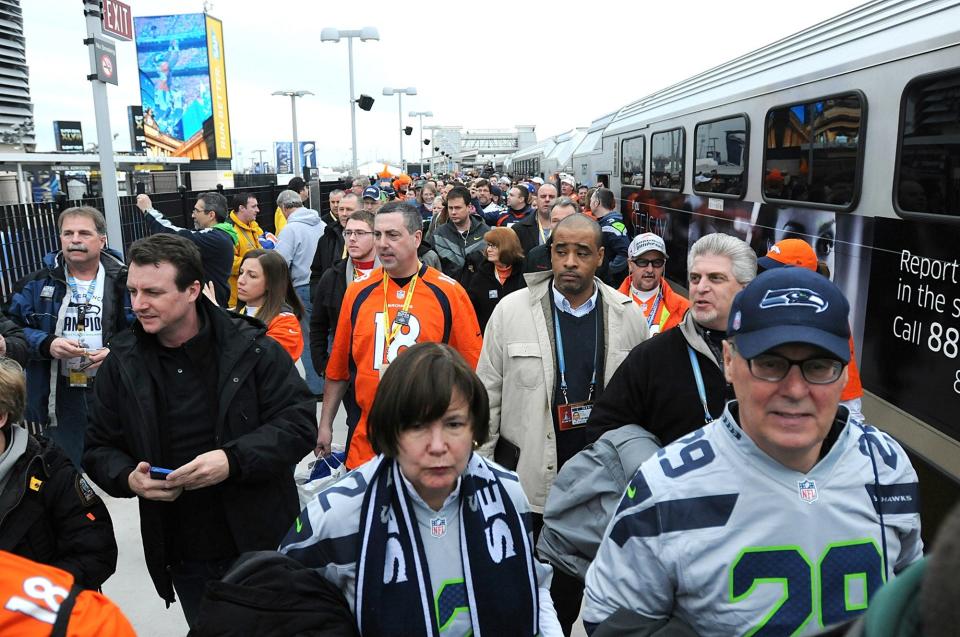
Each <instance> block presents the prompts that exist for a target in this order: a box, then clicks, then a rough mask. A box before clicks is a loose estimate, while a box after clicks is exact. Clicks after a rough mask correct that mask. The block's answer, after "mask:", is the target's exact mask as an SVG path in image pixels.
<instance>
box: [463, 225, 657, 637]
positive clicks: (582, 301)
mask: <svg viewBox="0 0 960 637" xmlns="http://www.w3.org/2000/svg"><path fill="white" fill-rule="evenodd" d="M602 246H603V238H602V236H601V231H600V226H599V225H597V223H596V222H595V221H593V220H592V219H590V218H589V217H587V216H586V215H583V214H575V215H572V216H570V217H567V218H565V219H564V220H562V221H561V222H560V223H559V224H557V226H556V227H555V228H554V230H553V235H552V241H551V247H550V258H551V265H552V270H551V271H550V272H534V273H530V274H527V275H525V277H526V281H527V288H526V289H522V290H517V291H516V292H513V293H512V294H509V295H507V296H506V297H505V298H504V299H503V300H502V301H501V302H500V303H499V304H498V305H497V307H496V308H495V309H494V311H493V315H492V316H491V317H490V321H489V323H487V331H486V333H485V335H484V339H483V340H484V343H483V349H482V351H481V353H480V361H479V363H478V365H477V374H478V375H479V376H480V379H481V380H482V381H483V384H484V385H485V386H486V388H487V393H488V394H489V396H490V438H489V440H488V442H487V443H486V444H485V445H484V446H483V447H481V449H480V454H482V455H485V456H487V457H490V458H493V459H494V460H496V461H497V462H499V463H500V464H502V465H504V466H505V467H507V468H508V469H512V470H514V471H516V472H517V474H518V475H519V476H520V484H521V485H522V486H523V490H524V492H525V493H526V495H527V498H528V499H529V500H530V506H531V509H532V511H533V527H534V535H535V536H538V535H539V532H540V529H541V528H542V526H543V506H544V503H545V502H546V498H547V492H548V491H549V490H550V486H551V485H552V484H553V482H554V480H555V479H556V477H557V472H558V471H559V470H560V467H561V466H562V465H563V463H564V462H566V461H567V460H569V459H570V458H571V457H573V456H574V455H575V454H576V453H577V452H578V451H580V450H581V449H582V448H583V447H584V446H585V445H586V431H585V425H586V423H587V419H588V418H589V416H590V410H591V409H592V406H593V403H594V401H596V399H597V397H598V396H599V395H600V394H601V393H602V392H603V388H604V387H605V386H606V384H607V382H609V380H610V377H611V376H613V373H614V372H615V371H616V369H617V367H618V366H619V365H620V363H621V362H622V361H623V359H624V358H626V356H627V354H628V353H630V350H631V349H633V347H634V346H635V345H637V344H639V343H641V342H642V341H644V340H645V339H646V338H647V337H648V336H649V331H648V329H647V323H646V321H645V320H644V317H643V313H642V311H641V310H640V308H639V307H638V306H637V304H636V303H634V302H633V301H631V300H630V299H629V298H628V297H626V296H624V295H622V294H620V293H619V292H617V291H616V290H614V289H613V288H611V287H609V286H607V285H605V284H603V283H602V282H601V281H600V280H599V279H597V278H596V276H595V272H596V271H597V268H599V267H600V264H601V263H602V262H603V247H602ZM534 541H536V538H535V539H534ZM551 593H552V594H553V597H554V603H555V605H556V608H557V610H558V616H560V623H561V624H562V625H563V626H564V629H565V630H567V629H569V626H571V625H572V624H573V622H574V621H575V620H576V617H577V614H578V613H579V610H580V599H581V597H582V594H583V585H582V583H580V582H579V581H578V580H576V579H575V578H572V577H570V576H566V577H564V576H563V573H561V572H559V571H557V572H555V573H554V582H553V585H552V587H551ZM563 615H568V616H566V617H564V616H563Z"/></svg>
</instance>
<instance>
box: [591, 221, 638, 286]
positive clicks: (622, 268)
mask: <svg viewBox="0 0 960 637" xmlns="http://www.w3.org/2000/svg"><path fill="white" fill-rule="evenodd" d="M597 223H599V224H600V230H601V231H602V232H603V264H602V265H601V266H600V270H598V271H597V277H598V278H599V279H600V280H601V281H603V282H604V283H606V284H607V285H609V286H611V287H614V288H616V287H617V286H619V285H620V281H622V280H623V277H624V274H625V273H626V271H627V248H629V247H630V235H628V234H627V226H626V225H625V224H624V223H623V216H622V215H621V214H620V213H619V212H608V213H607V214H605V215H604V216H603V217H601V218H600V219H598V220H597Z"/></svg>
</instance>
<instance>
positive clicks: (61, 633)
mask: <svg viewBox="0 0 960 637" xmlns="http://www.w3.org/2000/svg"><path fill="white" fill-rule="evenodd" d="M82 590H83V589H82V588H81V587H79V586H77V585H76V584H74V585H73V587H72V588H71V589H70V594H69V595H67V598H66V599H64V600H63V602H62V603H61V604H60V610H58V611H57V621H55V622H54V623H53V630H52V631H50V637H67V627H68V626H69V624H70V615H71V614H72V613H73V606H74V604H76V603H77V595H79V594H80V592H81V591H82Z"/></svg>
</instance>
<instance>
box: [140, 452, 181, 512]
mask: <svg viewBox="0 0 960 637" xmlns="http://www.w3.org/2000/svg"><path fill="white" fill-rule="evenodd" d="M164 472H166V473H170V470H169V469H160V468H159V467H151V466H150V463H148V462H141V463H140V464H138V465H137V467H136V468H135V469H134V470H133V471H131V472H130V475H129V476H127V484H128V485H129V486H130V490H131V491H133V492H134V493H136V494H137V495H138V496H140V497H141V498H145V499H147V500H157V501H160V502H173V501H174V500H176V499H177V498H178V497H180V494H181V493H183V487H177V486H174V485H172V484H169V483H168V482H167V481H166V479H162V478H161V479H157V478H160V476H164V477H165V475H166V474H165V473H164ZM154 476H156V477H154Z"/></svg>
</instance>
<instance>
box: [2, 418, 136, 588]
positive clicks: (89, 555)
mask: <svg viewBox="0 0 960 637" xmlns="http://www.w3.org/2000/svg"><path fill="white" fill-rule="evenodd" d="M7 435H8V436H9V430H8V431H7ZM18 435H24V436H29V438H28V439H27V449H26V451H25V452H24V454H23V455H22V456H21V457H20V459H19V460H17V462H16V464H14V466H13V468H12V469H11V470H10V471H11V472H10V479H9V480H8V482H7V484H6V487H5V488H4V490H3V493H0V550H2V551H9V552H11V553H15V554H17V555H20V556H21V557H25V558H27V559H31V560H34V561H35V562H40V563H42V564H49V565H50V566H55V567H57V568H61V569H63V570H65V571H67V572H69V573H70V574H72V575H73V577H74V578H75V579H76V582H77V584H78V585H79V586H82V587H84V588H99V587H100V585H101V584H103V583H104V582H105V581H106V580H107V578H108V577H110V576H111V575H112V574H113V572H114V571H115V570H116V568H117V541H116V539H115V538H114V536H113V524H112V522H111V521H110V514H109V513H107V507H106V506H104V504H103V501H102V500H101V499H100V497H99V496H98V495H97V494H96V493H95V492H94V490H93V488H91V486H90V485H89V484H88V483H87V481H86V480H84V479H83V477H81V476H80V474H79V473H77V470H76V469H75V468H74V467H73V464H72V463H71V462H70V460H69V459H68V458H67V456H66V455H65V454H64V453H63V452H62V451H61V450H60V448H59V447H57V446H56V445H55V444H54V443H53V442H52V441H50V440H48V439H46V438H44V437H42V436H41V437H34V436H31V435H30V434H29V433H27V431H26V430H24V429H21V430H20V431H18Z"/></svg>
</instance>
